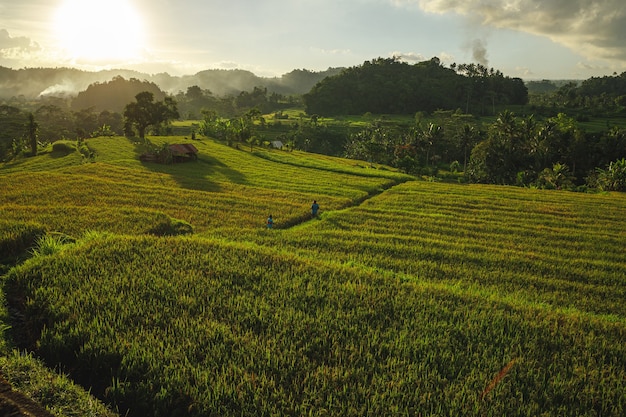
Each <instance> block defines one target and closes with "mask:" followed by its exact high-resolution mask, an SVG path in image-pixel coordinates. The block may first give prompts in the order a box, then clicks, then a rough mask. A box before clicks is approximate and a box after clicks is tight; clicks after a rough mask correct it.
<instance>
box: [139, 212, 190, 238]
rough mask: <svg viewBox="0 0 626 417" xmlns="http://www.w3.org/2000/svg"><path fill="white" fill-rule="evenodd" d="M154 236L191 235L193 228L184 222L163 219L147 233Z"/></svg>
mask: <svg viewBox="0 0 626 417" xmlns="http://www.w3.org/2000/svg"><path fill="white" fill-rule="evenodd" d="M148 233H149V234H152V235H156V236H180V235H189V234H192V233H193V226H192V225H191V224H189V223H187V222H186V221H184V220H179V219H172V218H170V217H165V216H164V218H163V219H162V221H161V222H159V223H158V224H157V225H156V226H154V227H153V228H152V229H150V230H149V231H148Z"/></svg>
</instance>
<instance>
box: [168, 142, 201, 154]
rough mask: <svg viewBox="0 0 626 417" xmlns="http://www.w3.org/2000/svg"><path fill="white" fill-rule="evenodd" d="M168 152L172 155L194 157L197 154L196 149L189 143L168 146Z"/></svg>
mask: <svg viewBox="0 0 626 417" xmlns="http://www.w3.org/2000/svg"><path fill="white" fill-rule="evenodd" d="M170 151H171V152H172V154H173V155H195V154H197V153H198V149H196V147H195V146H193V145H192V144H191V143H176V144H174V145H170Z"/></svg>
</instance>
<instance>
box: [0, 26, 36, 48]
mask: <svg viewBox="0 0 626 417" xmlns="http://www.w3.org/2000/svg"><path fill="white" fill-rule="evenodd" d="M38 49H39V46H38V45H37V44H36V43H34V42H33V41H31V40H30V39H29V38H27V37H25V36H19V37H16V38H12V37H11V35H9V31H8V30H6V29H0V53H4V51H7V50H21V51H26V52H32V51H36V50H38Z"/></svg>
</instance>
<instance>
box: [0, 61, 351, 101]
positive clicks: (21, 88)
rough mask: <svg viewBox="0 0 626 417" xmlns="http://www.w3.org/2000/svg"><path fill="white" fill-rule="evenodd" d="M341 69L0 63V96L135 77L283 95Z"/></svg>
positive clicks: (58, 91)
mask: <svg viewBox="0 0 626 417" xmlns="http://www.w3.org/2000/svg"><path fill="white" fill-rule="evenodd" d="M341 70H342V68H329V69H327V70H326V71H320V72H313V71H308V70H304V69H302V70H299V69H296V70H293V71H291V72H289V73H287V74H284V75H282V76H281V77H272V78H269V77H259V76H257V75H255V74H254V73H252V72H250V71H245V70H237V69H236V70H220V69H209V70H205V71H200V72H198V73H196V74H194V75H184V76H172V75H169V74H167V73H160V74H146V73H141V72H138V71H132V70H124V69H118V70H104V71H97V72H93V71H83V70H79V69H75V68H23V69H11V68H6V67H1V66H0V99H5V100H8V99H10V98H13V97H20V96H21V97H24V98H25V99H29V100H30V99H36V98H38V97H41V96H56V97H73V96H77V95H78V93H79V92H81V91H85V90H86V89H87V88H88V87H89V86H90V85H91V84H94V83H105V82H108V81H111V80H112V79H114V78H115V77H123V78H126V79H131V78H134V79H138V80H141V81H147V82H150V83H154V84H156V85H157V86H159V88H160V89H161V90H163V91H164V92H166V93H170V94H176V93H178V92H180V91H186V90H187V88H188V87H191V86H198V87H200V88H202V89H203V90H210V91H211V92H212V93H213V94H214V95H216V96H226V95H236V94H238V93H240V92H242V91H252V90H253V89H254V87H264V88H267V90H268V92H270V93H273V92H276V93H278V94H283V95H292V94H304V93H306V92H308V91H310V90H311V88H312V87H313V86H314V85H315V84H317V82H319V81H321V80H322V79H324V78H326V77H327V76H331V75H335V74H338V73H339V72H341Z"/></svg>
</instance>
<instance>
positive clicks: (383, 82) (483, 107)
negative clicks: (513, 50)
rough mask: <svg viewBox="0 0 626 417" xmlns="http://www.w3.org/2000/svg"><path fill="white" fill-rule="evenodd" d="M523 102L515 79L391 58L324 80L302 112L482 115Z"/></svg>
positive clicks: (472, 66)
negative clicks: (455, 112)
mask: <svg viewBox="0 0 626 417" xmlns="http://www.w3.org/2000/svg"><path fill="white" fill-rule="evenodd" d="M527 101H528V92H527V89H526V87H525V85H524V82H523V81H522V80H521V79H519V78H510V77H505V76H504V75H503V74H502V73H501V72H500V71H496V70H494V69H493V68H492V69H488V68H486V67H484V66H482V65H480V64H468V65H458V66H457V65H453V66H451V67H450V68H446V67H445V66H443V65H442V64H441V62H440V61H439V59H438V58H432V59H431V60H429V61H424V62H419V63H417V64H414V65H409V64H407V63H406V62H401V61H400V60H398V59H396V58H378V59H374V60H372V61H367V62H365V63H364V64H363V65H360V66H356V67H352V68H348V69H346V70H344V71H343V72H341V73H340V74H338V75H336V76H333V77H327V78H325V79H324V80H322V81H320V82H319V83H318V84H317V85H315V87H314V88H313V89H312V90H311V91H310V92H309V93H307V94H305V95H304V103H305V108H306V112H307V113H309V114H319V115H322V116H336V115H342V114H363V113H366V112H371V113H376V114H413V113H415V112H418V111H424V112H432V111H435V110H437V109H444V110H448V109H457V108H458V109H462V110H463V111H464V112H465V113H474V114H485V113H487V112H489V111H492V110H493V108H494V107H495V106H496V105H497V106H500V105H503V104H507V105H508V104H513V105H514V104H526V102H527Z"/></svg>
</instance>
